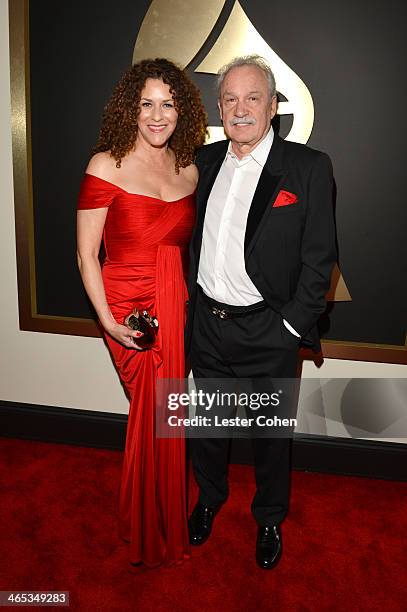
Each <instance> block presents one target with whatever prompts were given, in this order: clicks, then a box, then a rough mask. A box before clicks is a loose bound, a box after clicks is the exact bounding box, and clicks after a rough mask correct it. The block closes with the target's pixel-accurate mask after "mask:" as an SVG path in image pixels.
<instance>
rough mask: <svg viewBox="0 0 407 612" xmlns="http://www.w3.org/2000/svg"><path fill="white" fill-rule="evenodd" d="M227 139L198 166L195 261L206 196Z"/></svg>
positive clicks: (193, 243) (199, 241)
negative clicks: (214, 155) (215, 153)
mask: <svg viewBox="0 0 407 612" xmlns="http://www.w3.org/2000/svg"><path fill="white" fill-rule="evenodd" d="M228 144H229V141H228V140H225V146H224V148H223V147H222V148H221V149H220V151H219V150H218V151H217V155H216V157H214V158H212V159H210V160H208V161H207V162H206V163H205V164H202V166H200V167H199V176H200V178H199V184H198V191H197V196H196V208H197V212H196V215H197V217H196V224H195V230H194V233H193V236H192V247H193V254H194V256H195V258H196V261H198V259H199V253H200V250H201V243H202V231H203V224H204V220H205V213H206V206H207V204H208V198H209V195H210V193H211V190H212V187H213V184H214V182H215V179H216V177H217V176H218V173H219V170H220V167H221V165H222V162H223V160H224V159H225V155H226V151H227V148H228Z"/></svg>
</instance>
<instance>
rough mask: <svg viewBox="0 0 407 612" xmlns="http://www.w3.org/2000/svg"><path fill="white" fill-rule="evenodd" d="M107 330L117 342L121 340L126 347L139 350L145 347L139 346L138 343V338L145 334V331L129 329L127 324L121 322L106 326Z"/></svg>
mask: <svg viewBox="0 0 407 612" xmlns="http://www.w3.org/2000/svg"><path fill="white" fill-rule="evenodd" d="M105 331H106V332H107V333H108V334H109V336H112V338H114V339H115V340H117V342H120V344H122V345H123V346H125V347H126V348H129V349H136V350H138V351H142V350H143V347H141V346H138V345H137V343H136V339H137V338H141V336H144V334H143V332H141V331H135V330H133V329H129V328H128V327H126V326H125V325H120V323H113V324H111V325H109V326H106V327H105Z"/></svg>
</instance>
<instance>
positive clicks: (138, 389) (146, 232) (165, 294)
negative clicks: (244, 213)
mask: <svg viewBox="0 0 407 612" xmlns="http://www.w3.org/2000/svg"><path fill="white" fill-rule="evenodd" d="M107 206H108V207H109V210H108V213H107V217H106V223H105V228H104V235H103V239H104V245H105V251H106V260H105V262H104V264H103V268H102V276H103V282H104V287H105V292H106V297H107V302H108V304H109V307H110V309H111V312H112V314H113V316H114V318H115V319H116V321H118V322H119V323H123V320H124V318H125V317H126V315H128V314H129V313H130V312H131V310H132V309H133V308H134V307H135V306H138V307H141V308H143V309H144V308H145V309H146V310H148V311H149V312H150V313H152V314H155V315H156V316H157V318H158V321H159V332H158V337H157V342H156V345H155V346H154V347H153V348H152V349H150V350H144V351H137V350H135V349H127V348H125V347H124V346H123V345H121V344H120V343H118V342H116V341H115V340H114V339H113V338H111V337H110V336H109V335H107V334H106V335H105V338H106V341H107V344H108V346H109V349H110V351H111V354H112V356H113V359H114V362H115V364H116V367H117V370H118V372H119V375H120V378H121V380H122V382H123V383H124V385H125V388H126V390H127V392H128V394H129V396H130V398H131V400H130V410H129V419H128V426H127V437H126V449H125V453H124V462H123V472H122V480H121V485H120V495H119V529H120V535H121V537H122V538H123V539H125V540H127V541H129V542H130V561H131V562H132V563H139V562H143V563H144V564H145V565H147V566H149V567H155V566H158V565H160V564H164V565H171V564H173V563H177V562H180V561H181V560H182V559H184V558H186V557H188V556H189V541H188V528H187V515H186V512H187V508H186V475H185V469H186V466H185V440H184V438H183V437H176V438H171V439H168V438H167V439H166V438H160V437H156V436H155V427H154V418H155V384H156V379H157V377H161V378H183V377H184V376H185V361H184V342H183V334H184V324H185V314H186V300H187V289H186V284H185V275H186V264H187V257H188V242H189V240H190V237H191V233H192V228H193V223H194V210H195V207H194V197H193V194H191V195H188V196H186V197H183V198H180V199H179V200H175V201H173V202H165V201H163V200H160V199H158V198H154V197H149V196H144V195H138V194H134V193H128V192H127V191H125V190H123V189H121V188H120V187H117V186H116V185H114V184H112V183H109V182H108V181H105V180H103V179H100V178H98V177H95V176H93V175H90V174H85V177H84V180H83V182H82V185H81V191H80V195H79V202H78V209H93V208H101V207H107Z"/></svg>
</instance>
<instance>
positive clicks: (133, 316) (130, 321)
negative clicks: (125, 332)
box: [124, 308, 158, 349]
mask: <svg viewBox="0 0 407 612" xmlns="http://www.w3.org/2000/svg"><path fill="white" fill-rule="evenodd" d="M124 324H125V325H126V327H128V328H129V329H134V330H135V331H140V332H142V333H143V334H144V335H143V336H140V338H135V341H136V343H137V344H138V346H140V347H142V348H143V349H144V348H146V349H147V348H151V347H152V346H153V344H154V343H155V341H156V338H157V332H158V321H157V319H156V317H155V316H151V315H150V314H149V313H148V312H147V310H141V311H139V310H137V308H135V309H134V310H133V311H132V312H131V313H130V314H129V315H127V317H126V318H125V319H124Z"/></svg>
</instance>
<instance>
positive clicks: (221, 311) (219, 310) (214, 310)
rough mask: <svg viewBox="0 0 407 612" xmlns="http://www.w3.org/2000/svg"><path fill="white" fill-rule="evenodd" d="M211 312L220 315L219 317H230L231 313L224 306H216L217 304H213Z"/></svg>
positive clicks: (216, 315)
mask: <svg viewBox="0 0 407 612" xmlns="http://www.w3.org/2000/svg"><path fill="white" fill-rule="evenodd" d="M211 313H212V314H214V315H215V317H219V319H229V313H228V312H226V310H224V309H223V308H216V306H211Z"/></svg>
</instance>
